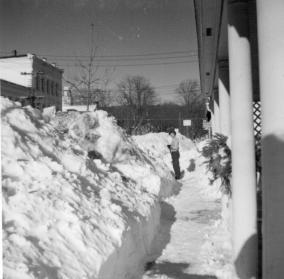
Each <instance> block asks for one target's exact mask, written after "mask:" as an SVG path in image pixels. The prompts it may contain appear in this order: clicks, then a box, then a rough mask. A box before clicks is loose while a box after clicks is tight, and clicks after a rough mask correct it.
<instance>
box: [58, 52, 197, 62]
mask: <svg viewBox="0 0 284 279" xmlns="http://www.w3.org/2000/svg"><path fill="white" fill-rule="evenodd" d="M190 57H197V55H196V54H194V55H182V56H165V57H143V58H142V57H139V58H134V57H130V58H127V57H125V58H122V57H119V58H114V59H109V58H108V59H100V58H98V57H94V61H96V62H116V61H125V60H127V61H139V60H143V61H145V60H164V59H181V58H182V59H183V58H190ZM54 60H57V61H77V62H78V63H80V62H82V61H86V62H88V61H89V59H87V58H84V59H78V58H77V59H76V58H75V57H73V58H71V57H70V58H55V59H54Z"/></svg>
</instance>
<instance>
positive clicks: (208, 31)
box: [206, 28, 212, 37]
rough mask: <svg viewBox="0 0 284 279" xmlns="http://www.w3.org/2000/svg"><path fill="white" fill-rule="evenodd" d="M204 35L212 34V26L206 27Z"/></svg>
mask: <svg viewBox="0 0 284 279" xmlns="http://www.w3.org/2000/svg"><path fill="white" fill-rule="evenodd" d="M206 36H207V37H211V36H212V28H206Z"/></svg>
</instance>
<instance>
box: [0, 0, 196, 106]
mask: <svg viewBox="0 0 284 279" xmlns="http://www.w3.org/2000/svg"><path fill="white" fill-rule="evenodd" d="M0 1H1V15H0V16H1V19H0V20H1V21H0V25H1V27H0V35H1V38H0V39H1V40H0V41H1V43H0V55H2V56H3V55H9V54H10V53H11V51H12V50H14V49H16V50H17V51H18V53H19V54H22V53H34V54H36V55H37V56H39V57H46V58H47V60H48V61H49V62H56V63H57V65H58V66H59V67H61V68H63V69H64V79H65V80H72V81H73V80H75V79H76V77H79V76H80V71H81V69H80V67H79V66H78V61H82V62H83V63H87V60H88V55H89V53H90V46H91V42H93V46H95V47H96V48H97V52H96V57H97V58H96V59H97V63H98V64H99V65H100V67H99V69H100V70H99V72H100V73H98V75H99V76H100V77H101V76H102V73H103V72H104V71H105V69H109V70H111V69H113V68H114V69H115V70H114V72H113V74H112V75H111V83H110V87H112V88H115V87H116V84H117V83H118V82H119V81H121V80H122V79H123V78H124V77H126V76H128V75H142V76H144V77H146V78H147V79H149V81H150V83H151V85H152V86H153V87H154V88H155V89H156V92H157V93H158V95H159V97H160V98H159V99H160V101H161V102H167V101H177V97H176V95H174V93H173V92H174V90H175V88H176V87H177V86H178V84H179V83H180V82H181V81H182V80H184V79H188V78H190V79H197V80H198V79H199V74H198V62H197V43H196V32H195V18H194V7H193V0H0ZM92 24H93V32H92V28H91V25H92Z"/></svg>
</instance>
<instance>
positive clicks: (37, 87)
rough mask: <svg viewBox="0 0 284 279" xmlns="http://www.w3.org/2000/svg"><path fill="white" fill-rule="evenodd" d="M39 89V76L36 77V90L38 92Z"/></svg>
mask: <svg viewBox="0 0 284 279" xmlns="http://www.w3.org/2000/svg"><path fill="white" fill-rule="evenodd" d="M39 88H40V78H39V75H36V90H39Z"/></svg>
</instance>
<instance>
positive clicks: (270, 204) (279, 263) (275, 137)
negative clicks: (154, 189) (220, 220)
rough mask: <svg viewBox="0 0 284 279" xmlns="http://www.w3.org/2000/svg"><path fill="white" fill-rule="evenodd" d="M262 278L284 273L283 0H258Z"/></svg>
mask: <svg viewBox="0 0 284 279" xmlns="http://www.w3.org/2000/svg"><path fill="white" fill-rule="evenodd" d="M256 4H257V17H258V24H257V25H258V26H257V27H258V41H259V74H260V97H261V112H262V117H261V118H262V189H263V278H265V279H266V278H269V279H278V278H280V277H283V274H284V223H283V220H284V202H283V201H284V107H283V106H284V37H283V30H284V16H283V15H284V1H283V0H269V1H267V0H258V1H257V3H256Z"/></svg>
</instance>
